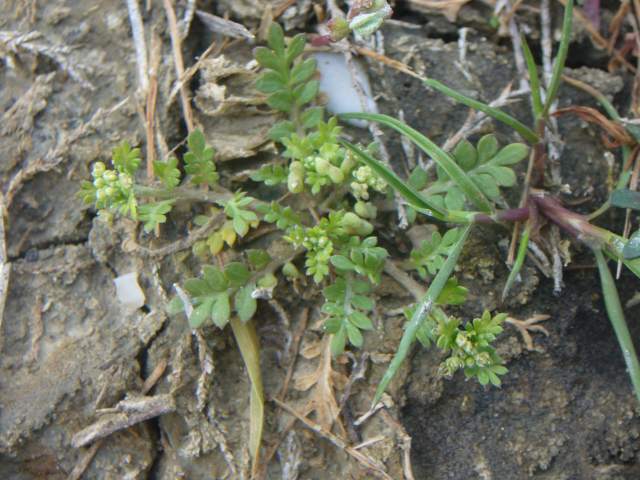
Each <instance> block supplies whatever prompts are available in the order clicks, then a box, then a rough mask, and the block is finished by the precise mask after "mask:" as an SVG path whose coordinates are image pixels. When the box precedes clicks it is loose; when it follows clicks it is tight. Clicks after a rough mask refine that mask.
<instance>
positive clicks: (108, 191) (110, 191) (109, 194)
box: [100, 187, 116, 198]
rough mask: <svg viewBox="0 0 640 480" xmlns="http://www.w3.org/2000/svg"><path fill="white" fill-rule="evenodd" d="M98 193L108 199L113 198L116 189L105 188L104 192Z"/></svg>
mask: <svg viewBox="0 0 640 480" xmlns="http://www.w3.org/2000/svg"><path fill="white" fill-rule="evenodd" d="M100 191H101V192H104V194H105V195H106V196H107V197H109V198H111V197H113V196H114V195H115V194H116V189H115V188H113V187H107V188H105V189H104V190H100Z"/></svg>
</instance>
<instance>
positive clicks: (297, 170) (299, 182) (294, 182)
mask: <svg viewBox="0 0 640 480" xmlns="http://www.w3.org/2000/svg"><path fill="white" fill-rule="evenodd" d="M287 187H288V188H289V191H290V192H291V193H301V192H302V191H303V190H304V166H303V165H302V163H300V162H297V161H296V162H291V165H290V166H289V176H288V178H287Z"/></svg>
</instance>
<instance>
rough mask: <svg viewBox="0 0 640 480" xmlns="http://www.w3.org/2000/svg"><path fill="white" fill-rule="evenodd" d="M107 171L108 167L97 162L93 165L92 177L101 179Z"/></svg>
mask: <svg viewBox="0 0 640 480" xmlns="http://www.w3.org/2000/svg"><path fill="white" fill-rule="evenodd" d="M106 170H107V167H106V166H105V164H104V163H102V162H96V163H94V164H93V170H92V171H91V175H93V176H94V177H101V176H102V174H103V173H104V172H105V171H106Z"/></svg>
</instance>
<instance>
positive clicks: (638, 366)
mask: <svg viewBox="0 0 640 480" xmlns="http://www.w3.org/2000/svg"><path fill="white" fill-rule="evenodd" d="M570 1H571V0H570ZM593 253H594V254H595V256H596V263H597V264H598V271H599V272H600V283H601V285H602V293H603V295H604V304H605V307H606V309H607V316H608V317H609V320H610V321H611V325H612V326H613V330H614V331H615V334H616V338H617V339H618V344H619V345H620V348H621V349H622V356H623V357H624V361H625V364H626V365H627V371H628V372H629V376H630V377H631V383H632V385H633V389H634V392H635V394H636V397H637V398H638V401H640V363H639V362H638V355H637V354H636V351H635V347H634V346H633V340H632V339H631V334H630V333H629V328H628V327H627V322H626V320H625V318H624V310H623V309H622V304H621V303H620V297H619V296H618V289H617V288H616V284H615V281H614V280H613V276H612V275H611V272H610V271H609V267H608V266H607V261H606V260H605V258H604V255H603V254H602V250H600V249H595V250H593Z"/></svg>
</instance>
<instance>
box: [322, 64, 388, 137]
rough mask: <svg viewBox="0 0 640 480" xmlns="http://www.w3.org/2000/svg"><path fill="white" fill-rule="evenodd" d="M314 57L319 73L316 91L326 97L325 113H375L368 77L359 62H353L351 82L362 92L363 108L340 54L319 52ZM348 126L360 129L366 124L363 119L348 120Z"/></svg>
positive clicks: (375, 106) (376, 110)
mask: <svg viewBox="0 0 640 480" xmlns="http://www.w3.org/2000/svg"><path fill="white" fill-rule="evenodd" d="M314 57H315V59H316V61H317V62H318V71H319V72H320V91H321V92H323V93H324V94H325V95H326V96H327V98H328V102H327V105H326V108H327V110H328V111H329V113H331V114H334V115H337V114H340V113H351V112H365V111H367V112H371V113H377V112H378V106H377V105H376V102H375V100H374V99H373V96H372V94H371V84H370V83H369V77H368V76H367V73H366V71H365V70H364V68H363V67H362V65H361V64H360V62H358V61H357V60H356V59H353V67H354V72H355V79H356V81H357V82H358V84H359V85H360V89H361V90H362V92H363V93H364V96H365V99H366V109H365V108H363V105H362V102H361V100H360V95H358V90H357V89H356V86H355V85H354V83H353V79H352V77H351V72H350V70H349V67H348V65H347V61H346V59H345V58H344V55H343V54H341V53H330V52H319V53H316V54H314ZM348 123H349V124H351V125H353V126H355V127H361V128H364V127H366V125H367V122H365V121H363V120H349V121H348Z"/></svg>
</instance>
